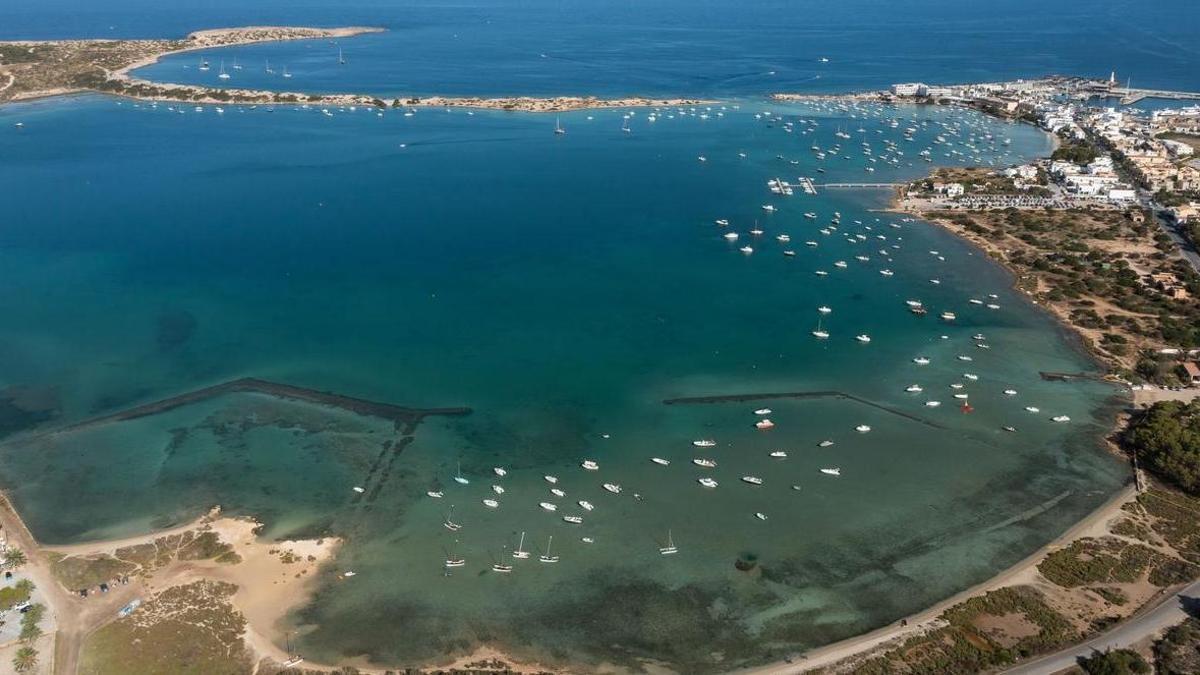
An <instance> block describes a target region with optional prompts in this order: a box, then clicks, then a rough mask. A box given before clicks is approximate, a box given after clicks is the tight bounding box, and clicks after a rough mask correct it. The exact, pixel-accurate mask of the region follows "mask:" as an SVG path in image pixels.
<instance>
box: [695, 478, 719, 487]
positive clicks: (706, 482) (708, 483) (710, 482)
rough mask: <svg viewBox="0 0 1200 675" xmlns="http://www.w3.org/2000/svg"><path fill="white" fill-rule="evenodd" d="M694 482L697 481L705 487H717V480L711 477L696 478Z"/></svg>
mask: <svg viewBox="0 0 1200 675" xmlns="http://www.w3.org/2000/svg"><path fill="white" fill-rule="evenodd" d="M696 482H697V483H700V484H701V485H703V486H704V487H706V488H715V487H717V481H715V480H713V479H711V478H700V479H698V480H697V481H696Z"/></svg>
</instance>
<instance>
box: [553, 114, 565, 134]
mask: <svg viewBox="0 0 1200 675" xmlns="http://www.w3.org/2000/svg"><path fill="white" fill-rule="evenodd" d="M554 133H555V134H557V135H559V136H561V135H563V134H565V133H567V130H566V129H564V128H563V125H562V124H561V123H560V122H559V121H558V118H557V117H555V118H554Z"/></svg>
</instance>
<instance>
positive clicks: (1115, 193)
mask: <svg viewBox="0 0 1200 675" xmlns="http://www.w3.org/2000/svg"><path fill="white" fill-rule="evenodd" d="M1108 201H1110V202H1113V203H1116V204H1128V203H1130V202H1134V201H1137V191H1136V190H1131V189H1129V188H1114V189H1112V190H1109V191H1108Z"/></svg>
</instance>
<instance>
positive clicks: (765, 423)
mask: <svg viewBox="0 0 1200 675" xmlns="http://www.w3.org/2000/svg"><path fill="white" fill-rule="evenodd" d="M754 426H755V427H756V428H758V429H770V428H772V427H774V426H775V423H774V422H772V421H771V420H769V419H767V418H766V417H764V418H762V419H761V420H759V421H757V422H755V423H754Z"/></svg>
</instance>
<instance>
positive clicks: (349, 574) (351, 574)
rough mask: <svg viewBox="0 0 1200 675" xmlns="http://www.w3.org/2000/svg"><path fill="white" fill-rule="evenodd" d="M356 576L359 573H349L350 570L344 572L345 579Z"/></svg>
mask: <svg viewBox="0 0 1200 675" xmlns="http://www.w3.org/2000/svg"><path fill="white" fill-rule="evenodd" d="M355 574H357V572H353V571H349V570H348V571H346V572H342V576H343V577H345V578H347V579H349V578H350V577H352V576H354V575H355Z"/></svg>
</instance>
